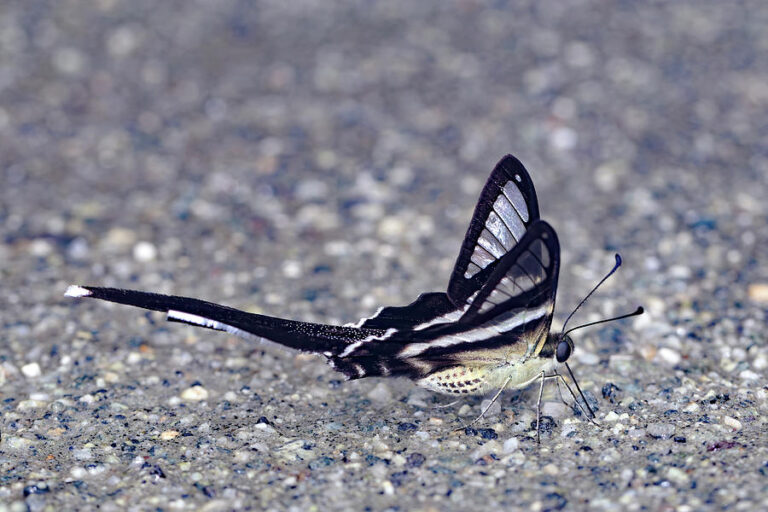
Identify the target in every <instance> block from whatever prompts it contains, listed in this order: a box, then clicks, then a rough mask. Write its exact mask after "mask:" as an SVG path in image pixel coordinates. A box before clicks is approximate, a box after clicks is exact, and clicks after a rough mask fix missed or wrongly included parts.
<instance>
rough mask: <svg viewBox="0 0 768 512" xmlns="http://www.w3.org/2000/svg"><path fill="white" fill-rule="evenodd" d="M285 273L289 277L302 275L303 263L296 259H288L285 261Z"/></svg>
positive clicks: (293, 277) (294, 277)
mask: <svg viewBox="0 0 768 512" xmlns="http://www.w3.org/2000/svg"><path fill="white" fill-rule="evenodd" d="M283 275H284V276H285V277H287V278H289V279H296V278H297V277H301V264H300V263H299V262H298V261H295V260H288V261H286V262H285V263H283Z"/></svg>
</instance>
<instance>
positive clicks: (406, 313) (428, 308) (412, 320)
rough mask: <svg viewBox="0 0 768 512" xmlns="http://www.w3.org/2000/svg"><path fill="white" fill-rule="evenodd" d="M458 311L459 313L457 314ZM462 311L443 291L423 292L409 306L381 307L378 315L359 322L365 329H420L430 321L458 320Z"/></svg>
mask: <svg viewBox="0 0 768 512" xmlns="http://www.w3.org/2000/svg"><path fill="white" fill-rule="evenodd" d="M457 313H458V314H457ZM459 316H461V312H458V311H457V308H456V306H455V305H454V304H453V302H451V300H450V299H449V298H448V295H446V294H445V293H442V292H432V293H422V294H421V295H419V297H418V298H417V299H416V300H415V301H413V302H412V303H410V304H408V305H407V306H390V307H386V308H381V309H380V310H379V311H378V312H377V313H376V315H374V316H373V317H371V318H366V319H363V320H361V321H360V322H358V324H359V326H360V327H362V328H364V329H384V330H386V329H397V330H399V331H402V330H409V329H419V328H420V327H422V326H425V325H426V324H428V323H430V322H435V321H450V320H451V319H454V320H458V318H459Z"/></svg>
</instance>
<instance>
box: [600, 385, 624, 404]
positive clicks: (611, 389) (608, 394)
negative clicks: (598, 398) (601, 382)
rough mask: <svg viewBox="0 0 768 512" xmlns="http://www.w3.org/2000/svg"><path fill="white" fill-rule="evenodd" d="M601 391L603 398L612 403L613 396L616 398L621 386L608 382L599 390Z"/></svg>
mask: <svg viewBox="0 0 768 512" xmlns="http://www.w3.org/2000/svg"><path fill="white" fill-rule="evenodd" d="M601 391H602V393H603V398H604V399H606V400H610V401H611V403H613V401H614V398H616V396H617V394H618V393H619V392H620V391H621V388H620V387H619V386H617V385H616V384H614V383H613V382H609V383H608V384H606V385H605V386H603V389H602V390H601Z"/></svg>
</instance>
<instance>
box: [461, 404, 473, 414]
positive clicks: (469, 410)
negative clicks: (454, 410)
mask: <svg viewBox="0 0 768 512" xmlns="http://www.w3.org/2000/svg"><path fill="white" fill-rule="evenodd" d="M470 414H472V408H471V407H470V406H469V405H467V404H464V405H462V406H461V408H460V409H459V416H469V415H470Z"/></svg>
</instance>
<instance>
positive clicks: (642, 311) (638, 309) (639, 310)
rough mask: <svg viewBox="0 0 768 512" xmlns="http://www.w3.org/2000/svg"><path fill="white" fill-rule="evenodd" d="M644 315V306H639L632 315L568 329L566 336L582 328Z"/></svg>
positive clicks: (628, 314) (605, 319)
mask: <svg viewBox="0 0 768 512" xmlns="http://www.w3.org/2000/svg"><path fill="white" fill-rule="evenodd" d="M643 313H645V310H644V309H643V306H637V309H636V310H634V311H633V312H631V313H627V314H625V315H619V316H615V317H613V318H604V319H602V320H598V321H596V322H589V323H588V324H582V325H579V326H576V327H573V328H572V329H568V330H567V331H565V334H568V333H569V332H573V331H575V330H576V329H581V328H582V327H589V326H590V325H597V324H604V323H606V322H613V321H614V320H621V319H622V318H629V317H631V316H637V315H642V314H643Z"/></svg>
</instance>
